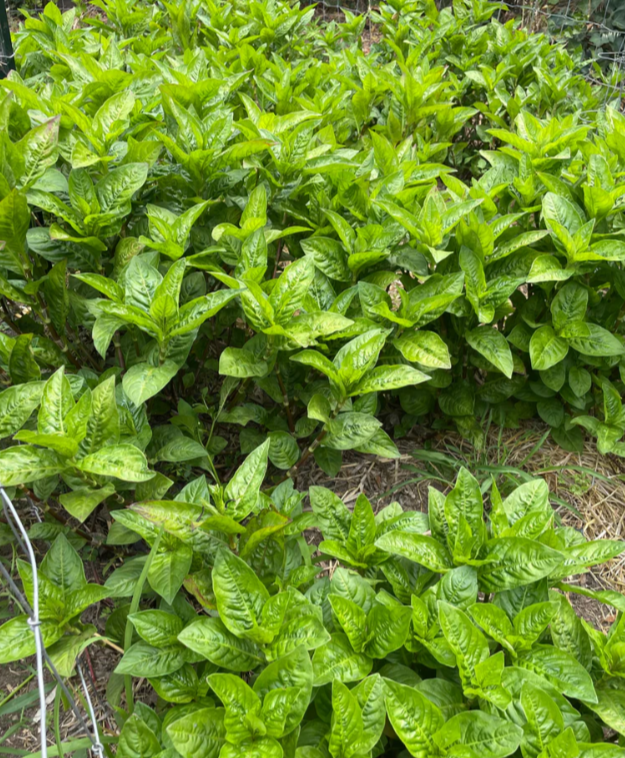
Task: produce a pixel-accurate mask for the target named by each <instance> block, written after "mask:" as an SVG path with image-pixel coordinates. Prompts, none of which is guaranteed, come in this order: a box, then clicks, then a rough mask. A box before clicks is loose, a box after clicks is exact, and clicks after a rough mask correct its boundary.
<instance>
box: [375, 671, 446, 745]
mask: <svg viewBox="0 0 625 758" xmlns="http://www.w3.org/2000/svg"><path fill="white" fill-rule="evenodd" d="M384 693H385V697H384V699H385V702H386V710H387V713H388V718H389V721H390V722H391V725H392V727H393V729H394V730H395V733H396V734H397V736H398V737H399V739H400V740H401V741H402V742H403V744H404V745H405V746H406V748H407V749H408V751H409V752H410V754H411V755H413V756H415V758H430V756H432V755H435V754H436V752H437V748H436V745H435V743H434V741H433V737H434V735H435V734H436V733H437V732H438V730H439V729H440V728H441V727H442V726H443V724H444V719H443V714H442V713H441V711H440V709H439V708H438V707H437V706H435V705H434V703H432V702H430V701H429V700H428V699H427V698H426V697H425V696H424V695H422V694H421V693H420V692H418V691H417V690H416V689H414V688H413V687H407V686H406V685H404V684H399V683H398V682H393V681H391V680H389V679H385V681H384Z"/></svg>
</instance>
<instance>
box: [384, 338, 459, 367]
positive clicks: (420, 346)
mask: <svg viewBox="0 0 625 758" xmlns="http://www.w3.org/2000/svg"><path fill="white" fill-rule="evenodd" d="M393 344H394V345H395V347H396V348H397V349H398V350H399V352H400V353H401V354H402V355H403V356H404V358H406V360H408V361H413V362H414V363H420V364H421V365H422V366H426V367H427V368H432V369H437V368H442V369H447V368H451V358H450V356H449V349H448V347H447V345H446V344H445V342H443V340H442V339H441V338H440V337H439V335H438V334H436V332H428V331H417V332H407V333H405V334H403V335H402V336H401V337H399V338H398V339H396V340H394V342H393Z"/></svg>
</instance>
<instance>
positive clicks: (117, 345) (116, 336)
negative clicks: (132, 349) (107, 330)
mask: <svg viewBox="0 0 625 758" xmlns="http://www.w3.org/2000/svg"><path fill="white" fill-rule="evenodd" d="M113 344H114V345H115V353H116V355H117V361H118V363H119V367H120V368H121V370H122V374H125V373H126V361H125V360H124V354H123V353H122V346H121V343H120V341H119V332H115V334H114V335H113Z"/></svg>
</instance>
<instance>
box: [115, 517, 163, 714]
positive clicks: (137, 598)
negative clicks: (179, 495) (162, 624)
mask: <svg viewBox="0 0 625 758" xmlns="http://www.w3.org/2000/svg"><path fill="white" fill-rule="evenodd" d="M164 529H165V527H164V526H161V528H160V530H159V532H158V534H157V535H156V539H155V540H154V544H153V545H152V549H151V550H150V552H149V553H148V557H147V560H146V562H145V565H144V567H143V570H142V571H141V575H140V576H139V581H138V582H137V586H136V587H135V591H134V592H133V593H132V601H131V603H130V610H129V612H128V616H130V615H132V614H133V613H136V612H137V610H138V608H139V603H140V602H141V593H142V592H143V585H144V584H145V582H146V580H147V578H148V572H149V570H150V566H151V564H152V559H153V558H154V556H155V555H156V551H157V550H158V546H159V544H160V541H161V537H162V536H163V531H164ZM133 630H134V626H133V625H132V621H130V619H128V620H127V621H126V631H125V633H124V650H126V651H127V650H128V649H129V648H130V645H131V644H132V632H133ZM124 689H125V690H126V708H127V710H128V715H129V716H131V715H132V712H133V711H134V696H133V694H132V677H131V676H130V675H129V674H125V676H124Z"/></svg>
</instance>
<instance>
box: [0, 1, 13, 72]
mask: <svg viewBox="0 0 625 758" xmlns="http://www.w3.org/2000/svg"><path fill="white" fill-rule="evenodd" d="M9 71H15V56H14V53H13V44H12V43H11V29H10V28H9V18H8V16H7V9H6V6H5V4H4V0H0V77H2V78H3V79H4V77H6V76H8V74H9Z"/></svg>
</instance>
